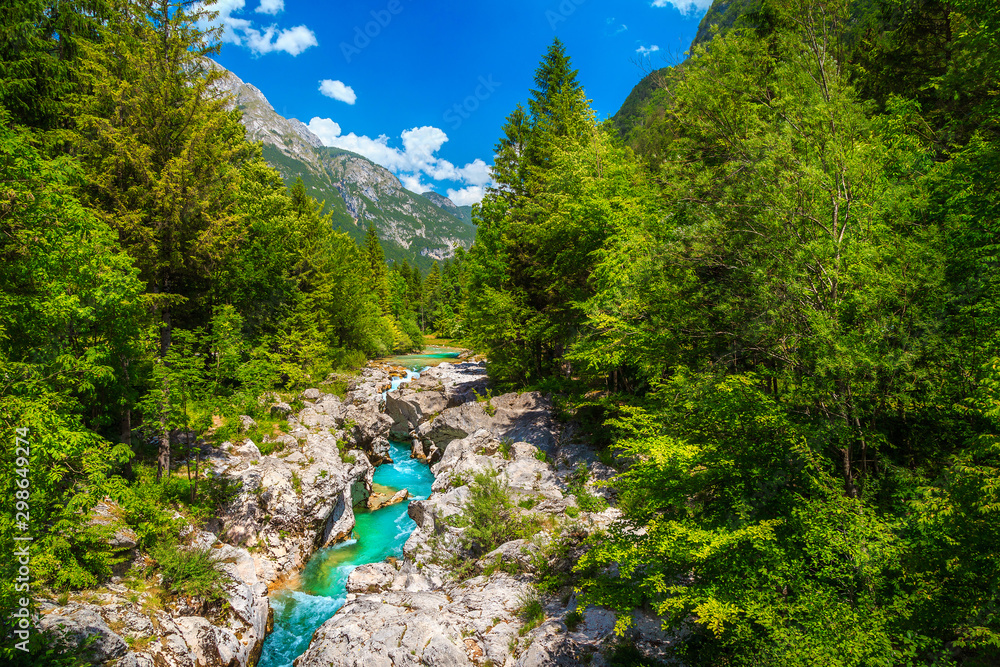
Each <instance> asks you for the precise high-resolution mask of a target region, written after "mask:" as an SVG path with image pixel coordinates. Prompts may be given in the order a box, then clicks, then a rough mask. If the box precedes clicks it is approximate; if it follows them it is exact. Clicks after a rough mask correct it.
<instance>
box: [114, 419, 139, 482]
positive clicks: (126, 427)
mask: <svg viewBox="0 0 1000 667" xmlns="http://www.w3.org/2000/svg"><path fill="white" fill-rule="evenodd" d="M118 441H119V442H121V443H123V444H126V445H128V447H129V449H132V408H125V409H124V410H122V417H121V422H120V423H119V436H118ZM132 454H133V456H134V455H135V450H134V449H132ZM123 472H124V473H125V479H128V480H133V479H135V471H134V470H132V459H131V458H129V460H128V461H126V462H125V466H124V470H123Z"/></svg>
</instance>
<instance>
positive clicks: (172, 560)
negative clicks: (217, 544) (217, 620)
mask: <svg viewBox="0 0 1000 667" xmlns="http://www.w3.org/2000/svg"><path fill="white" fill-rule="evenodd" d="M151 555H152V556H153V559H154V560H155V561H156V563H157V565H158V566H159V569H160V573H161V574H162V575H163V585H164V586H165V587H166V588H167V589H168V590H170V591H171V592H172V593H176V594H177V595H186V596H188V597H195V598H201V599H204V600H210V601H220V602H221V601H224V600H225V598H226V591H225V588H224V586H225V584H226V583H229V582H230V581H231V579H230V577H229V575H228V574H226V573H225V572H224V571H223V570H222V569H221V568H220V567H219V562H218V561H217V560H216V559H215V556H214V555H213V554H212V550H211V549H210V548H207V549H198V548H193V549H185V548H183V547H180V546H178V545H177V544H176V543H173V542H165V543H161V544H159V545H158V546H157V547H155V548H154V549H153V551H152V554H151Z"/></svg>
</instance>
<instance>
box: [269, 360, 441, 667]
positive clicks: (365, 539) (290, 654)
mask: <svg viewBox="0 0 1000 667" xmlns="http://www.w3.org/2000/svg"><path fill="white" fill-rule="evenodd" d="M457 356H458V351H457V350H451V349H447V348H437V349H434V348H432V349H429V350H425V351H424V353H423V354H414V355H405V356H399V357H392V358H391V359H387V360H386V361H387V362H389V363H391V364H393V365H396V366H402V367H404V368H407V369H408V371H409V372H408V373H407V375H406V377H405V378H396V379H394V380H393V383H392V385H393V386H392V388H393V390H395V389H396V388H398V386H399V385H400V384H401V383H403V382H407V381H409V380H412V379H413V378H415V377H419V371H420V370H422V369H425V368H427V367H428V366H436V365H438V364H440V363H442V362H444V361H449V360H452V359H454V358H455V357H457ZM390 456H391V457H392V460H393V463H391V464H385V465H382V466H379V467H378V469H376V471H375V477H374V480H373V481H374V483H375V484H380V485H382V486H386V487H389V488H390V489H392V490H393V491H395V490H399V489H407V490H408V491H409V492H410V498H411V499H415V500H423V499H425V498H427V497H428V496H430V494H431V485H432V484H433V483H434V475H433V474H431V471H430V468H428V466H427V465H426V464H423V463H420V462H419V461H417V460H415V459H412V458H410V446H409V445H406V444H402V443H397V442H391V443H390ZM408 506H409V501H408V500H407V501H405V502H402V503H398V504H396V505H390V506H389V507H383V508H382V509H380V510H377V511H375V512H368V511H361V510H355V512H356V521H357V523H356V525H355V527H354V534H353V535H352V538H351V539H350V540H347V541H346V542H341V543H340V544H336V545H334V546H332V547H328V548H326V549H321V550H320V551H317V552H316V553H315V554H314V555H313V557H312V558H311V559H310V560H309V562H308V563H307V564H306V567H305V569H304V570H303V571H302V574H301V576H300V577H299V579H298V583H297V585H296V586H295V587H294V588H291V589H286V590H283V591H279V592H276V593H275V594H273V595H272V596H271V606H272V608H273V609H274V630H273V632H271V634H270V635H268V637H267V639H266V640H265V641H264V647H263V651H262V653H261V658H260V661H259V663H258V667H291V665H292V662H293V661H294V660H295V658H297V657H298V656H300V655H301V654H302V653H303V652H305V650H306V649H307V648H308V647H309V641H310V639H311V638H312V635H313V632H315V631H316V629H317V628H319V626H321V625H322V624H323V623H324V622H326V620H327V619H329V618H330V617H331V616H333V615H334V614H335V613H336V612H337V610H338V609H340V608H341V607H342V606H343V605H344V602H345V601H346V599H347V598H346V595H347V590H346V584H347V577H348V575H350V573H351V571H352V570H354V568H356V567H358V566H359V565H364V564H366V563H377V562H381V561H384V560H385V559H386V558H388V557H390V556H394V557H396V558H401V557H402V555H403V545H404V544H405V543H406V540H407V538H408V537H409V536H410V533H411V532H413V529H414V528H415V527H416V524H415V523H414V522H413V519H411V518H410V517H409V515H408V514H407V513H406V509H407V507H408Z"/></svg>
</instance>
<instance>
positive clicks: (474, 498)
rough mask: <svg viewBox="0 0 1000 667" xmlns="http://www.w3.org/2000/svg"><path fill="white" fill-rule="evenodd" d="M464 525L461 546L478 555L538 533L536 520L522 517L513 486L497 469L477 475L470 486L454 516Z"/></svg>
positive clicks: (457, 522)
mask: <svg viewBox="0 0 1000 667" xmlns="http://www.w3.org/2000/svg"><path fill="white" fill-rule="evenodd" d="M454 522H455V525H457V526H459V527H462V528H464V530H463V531H462V547H463V548H465V549H467V550H469V551H470V552H472V553H473V554H474V555H476V556H481V555H483V554H485V553H488V552H490V551H492V550H493V549H495V548H497V547H498V546H500V545H501V544H504V543H505V542H510V541H511V540H518V539H527V538H529V537H531V536H532V535H534V534H535V533H537V532H538V525H537V522H536V521H535V520H534V519H533V518H532V517H529V516H523V515H521V514H520V513H519V512H518V511H517V508H516V506H515V505H514V502H513V500H511V497H510V486H509V485H508V483H507V480H506V479H502V478H501V477H500V476H499V475H498V474H497V472H496V471H493V470H491V471H487V472H485V473H479V474H477V475H476V476H475V477H474V478H473V480H472V483H471V484H470V485H469V499H468V500H467V501H466V504H465V506H464V507H463V508H462V513H461V514H460V515H458V516H457V517H455V518H454Z"/></svg>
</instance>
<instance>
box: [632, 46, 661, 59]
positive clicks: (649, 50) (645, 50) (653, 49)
mask: <svg viewBox="0 0 1000 667" xmlns="http://www.w3.org/2000/svg"><path fill="white" fill-rule="evenodd" d="M659 50H660V47H658V46H657V45H656V44H653V45H652V46H650V47H645V46H640V47H639V48H638V49H636V50H635V52H636V53H638V54H639V55H641V56H648V55H649V54H650V53H656V52H657V51H659Z"/></svg>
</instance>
